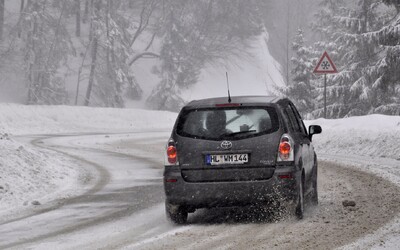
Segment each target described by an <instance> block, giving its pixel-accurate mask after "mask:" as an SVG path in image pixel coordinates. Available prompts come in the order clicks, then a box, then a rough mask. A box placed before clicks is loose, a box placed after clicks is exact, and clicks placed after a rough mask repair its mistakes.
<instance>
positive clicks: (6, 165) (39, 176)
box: [0, 104, 176, 219]
mask: <svg viewBox="0 0 400 250" xmlns="http://www.w3.org/2000/svg"><path fill="white" fill-rule="evenodd" d="M175 118H176V114H175V113H170V112H158V111H143V110H134V109H124V110H122V109H110V108H87V107H70V106H25V105H19V104H0V215H2V216H3V217H4V215H5V214H8V213H9V212H10V210H15V209H18V208H29V207H32V206H35V204H36V205H39V203H43V202H45V201H46V200H51V199H54V198H56V197H57V198H60V197H59V196H62V197H65V196H68V195H72V194H73V193H74V191H72V190H73V189H76V188H77V185H78V182H79V181H80V179H82V178H84V177H83V174H82V170H79V168H81V166H80V164H79V162H76V161H75V160H72V159H69V158H67V157H66V156H64V155H61V154H58V153H56V152H53V151H49V150H45V149H39V148H37V147H33V146H32V145H31V144H30V143H28V142H24V141H23V140H21V139H20V138H19V137H20V136H21V135H25V136H27V135H28V136H29V135H32V134H54V133H80V132H118V131H124V132H134V131H146V130H147V131H160V130H161V131H165V130H171V127H172V126H173V123H174V121H175ZM33 139H34V138H33ZM24 140H25V139H24ZM67 190H69V192H66V191H67ZM71 191H72V193H71ZM38 202H39V203H38ZM3 219H4V218H3Z"/></svg>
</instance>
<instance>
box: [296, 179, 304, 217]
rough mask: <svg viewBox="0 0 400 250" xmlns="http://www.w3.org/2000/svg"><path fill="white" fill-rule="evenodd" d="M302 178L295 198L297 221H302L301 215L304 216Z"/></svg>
mask: <svg viewBox="0 0 400 250" xmlns="http://www.w3.org/2000/svg"><path fill="white" fill-rule="evenodd" d="M303 184H304V183H303V178H302V180H301V181H300V184H299V190H298V191H299V192H298V197H297V205H296V211H295V214H296V217H297V218H298V219H303V215H304V188H303V187H304V186H303Z"/></svg>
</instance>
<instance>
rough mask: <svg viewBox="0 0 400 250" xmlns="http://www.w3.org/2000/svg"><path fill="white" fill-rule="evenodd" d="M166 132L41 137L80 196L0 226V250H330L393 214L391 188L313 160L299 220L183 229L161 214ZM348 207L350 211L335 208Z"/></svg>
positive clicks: (207, 221) (208, 217) (243, 215)
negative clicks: (314, 184) (72, 169)
mask: <svg viewBox="0 0 400 250" xmlns="http://www.w3.org/2000/svg"><path fill="white" fill-rule="evenodd" d="M168 135H169V133H165V132H153V133H132V134H81V135H58V136H54V135H53V136H40V137H35V138H32V139H31V143H32V144H33V145H35V146H37V147H43V148H47V149H50V150H54V151H57V152H59V153H62V154H65V155H67V156H69V157H72V158H74V159H75V160H76V161H78V162H79V167H80V168H82V173H83V176H82V180H81V184H82V187H81V190H80V194H79V195H76V196H74V197H71V198H67V199H60V200H55V201H54V202H51V203H49V204H44V205H42V206H40V207H39V208H36V209H35V210H31V211H28V212H24V213H18V214H16V215H15V216H14V217H13V218H11V219H8V220H6V221H3V220H0V249H8V248H11V249H21V248H30V249H54V248H58V249H77V248H78V249H115V248H117V249H121V248H123V249H124V248H125V249H161V248H163V249H205V248H223V249H233V248H235V249H249V248H250V249H289V248H300V249H326V248H328V249H331V248H334V247H340V246H343V245H346V244H349V243H351V242H353V241H355V240H356V239H358V238H360V237H363V236H365V235H366V234H368V233H372V232H374V231H375V230H377V229H378V228H379V227H381V226H383V225H384V224H386V223H388V222H389V221H390V220H391V219H392V218H393V217H396V216H398V215H399V213H400V198H399V196H398V195H397V194H398V193H399V191H400V189H399V188H398V187H397V186H395V185H394V184H391V183H390V182H388V181H386V180H384V179H381V178H379V177H376V176H374V175H372V174H368V173H364V172H360V171H357V170H354V169H351V168H347V167H344V166H340V165H338V164H334V163H330V162H322V161H320V169H319V192H320V204H319V206H318V207H317V208H312V207H309V208H308V209H307V212H306V215H305V219H303V220H302V221H297V220H296V219H294V218H278V217H275V218H274V217H273V218H269V217H267V218H265V217H264V216H260V214H261V213H258V212H257V211H255V212H254V211H253V210H250V209H247V208H245V209H210V210H206V209H203V210H199V211H197V212H196V213H194V214H192V215H191V216H190V217H189V222H190V224H189V225H187V226H174V225H172V224H170V223H169V222H168V221H167V220H166V219H165V215H164V207H163V200H164V194H163V188H162V164H163V159H162V156H161V155H162V153H163V146H164V143H165V141H166V139H167V138H168ZM343 200H354V201H355V202H356V206H355V207H343V205H342V201H343Z"/></svg>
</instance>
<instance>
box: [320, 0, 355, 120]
mask: <svg viewBox="0 0 400 250" xmlns="http://www.w3.org/2000/svg"><path fill="white" fill-rule="evenodd" d="M346 13H347V7H346V5H345V2H344V1H343V0H323V1H321V3H320V10H319V12H318V13H317V14H316V15H315V19H316V22H315V23H313V24H312V29H313V31H314V32H315V33H316V34H317V36H318V39H319V41H317V42H315V43H314V45H313V51H314V56H316V57H317V58H319V57H321V55H322V54H323V53H324V52H325V51H327V52H328V54H329V56H330V57H331V59H332V60H333V62H334V63H335V65H336V67H337V68H338V69H339V74H337V75H328V76H327V113H328V117H331V118H333V117H343V116H344V115H346V114H347V113H348V107H349V96H350V95H349V91H348V87H347V84H348V81H349V80H348V78H347V76H348V74H347V72H348V71H347V70H346V67H345V65H346V64H347V61H345V60H342V58H343V57H344V55H345V54H346V53H347V52H348V50H349V48H348V47H347V46H346V45H345V44H341V42H340V41H339V40H338V39H339V38H340V35H338V34H341V33H343V32H344V31H345V28H344V27H343V26H341V25H340V23H339V22H338V17H341V16H344V15H346ZM315 66H316V61H315V62H314V67H315ZM314 86H315V89H316V95H317V96H316V98H315V101H316V104H315V110H314V111H313V112H312V116H313V117H322V116H323V115H324V80H323V77H322V76H318V77H317V78H316V80H315V82H314Z"/></svg>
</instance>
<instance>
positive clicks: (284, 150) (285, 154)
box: [278, 134, 294, 161]
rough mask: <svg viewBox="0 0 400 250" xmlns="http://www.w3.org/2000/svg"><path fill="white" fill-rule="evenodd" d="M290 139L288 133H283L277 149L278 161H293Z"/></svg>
mask: <svg viewBox="0 0 400 250" xmlns="http://www.w3.org/2000/svg"><path fill="white" fill-rule="evenodd" d="M292 141H293V140H291V138H290V137H289V135H286V134H284V135H283V136H282V137H281V140H280V143H279V149H278V161H293V160H294V154H293V147H292Z"/></svg>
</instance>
